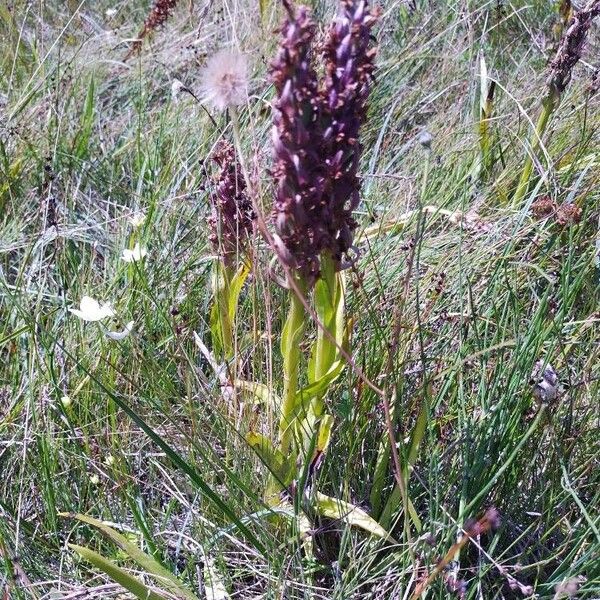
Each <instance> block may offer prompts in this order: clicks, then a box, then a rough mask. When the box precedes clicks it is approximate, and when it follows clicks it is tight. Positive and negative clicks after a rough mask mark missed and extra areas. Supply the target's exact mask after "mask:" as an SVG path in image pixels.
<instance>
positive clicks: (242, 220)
mask: <svg viewBox="0 0 600 600" xmlns="http://www.w3.org/2000/svg"><path fill="white" fill-rule="evenodd" d="M212 160H213V161H214V162H215V163H216V164H217V165H218V167H219V174H218V178H217V181H216V186H215V190H214V192H213V194H212V195H211V204H212V213H211V216H210V217H209V224H210V226H211V235H210V240H211V243H212V245H213V247H214V249H215V251H216V252H217V253H218V254H220V255H221V256H222V257H223V261H224V262H225V264H226V265H228V266H229V265H231V264H233V262H234V259H235V257H236V255H237V254H238V253H239V251H240V250H241V249H242V248H243V247H244V246H245V245H246V242H247V240H248V237H249V235H250V234H251V233H252V229H253V223H254V211H253V209H252V202H251V201H250V200H249V198H248V196H247V194H246V184H245V182H244V178H243V176H242V173H241V169H240V166H239V164H238V162H237V160H236V155H235V150H234V147H233V146H232V145H231V144H230V143H229V142H227V141H225V140H221V142H219V144H218V146H217V148H216V149H215V151H214V152H213V154H212Z"/></svg>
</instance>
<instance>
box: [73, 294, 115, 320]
mask: <svg viewBox="0 0 600 600" xmlns="http://www.w3.org/2000/svg"><path fill="white" fill-rule="evenodd" d="M69 311H70V312H72V313H73V314H74V315H75V316H76V317H79V318H80V319H82V320H83V321H101V320H102V319H106V318H107V317H114V315H115V311H114V310H113V309H112V308H111V306H110V303H109V302H107V303H106V304H102V306H101V305H100V303H99V302H98V300H95V299H94V298H90V297H89V296H84V297H83V298H82V299H81V302H80V303H79V309H77V308H70V309H69Z"/></svg>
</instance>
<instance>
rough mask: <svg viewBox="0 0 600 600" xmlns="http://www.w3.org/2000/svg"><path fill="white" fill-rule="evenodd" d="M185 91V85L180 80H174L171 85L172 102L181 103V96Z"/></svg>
mask: <svg viewBox="0 0 600 600" xmlns="http://www.w3.org/2000/svg"><path fill="white" fill-rule="evenodd" d="M184 89H185V85H183V83H181V81H179V79H173V83H171V100H173V102H175V104H177V102H179V94H181V92H182V90H184Z"/></svg>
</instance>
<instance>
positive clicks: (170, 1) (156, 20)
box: [107, 0, 178, 60]
mask: <svg viewBox="0 0 600 600" xmlns="http://www.w3.org/2000/svg"><path fill="white" fill-rule="evenodd" d="M177 2H178V0H155V1H154V4H153V5H152V9H151V10H150V12H149V13H148V16H147V17H146V20H145V21H144V26H143V27H142V30H141V31H140V32H139V33H138V39H137V40H136V41H135V42H134V43H133V46H132V47H131V50H130V51H129V52H128V53H127V56H125V59H124V60H127V59H128V58H129V57H130V56H131V55H132V54H134V53H135V52H139V51H140V49H141V47H142V40H143V39H144V38H145V37H146V36H147V35H148V34H149V33H151V32H152V31H154V30H155V29H158V28H159V27H162V26H163V25H164V24H165V22H166V21H167V19H168V18H169V17H170V16H171V14H172V12H173V10H174V9H175V7H176V6H177ZM107 12H108V11H107Z"/></svg>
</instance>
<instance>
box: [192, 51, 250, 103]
mask: <svg viewBox="0 0 600 600" xmlns="http://www.w3.org/2000/svg"><path fill="white" fill-rule="evenodd" d="M247 89H248V62H247V60H246V57H245V56H244V55H243V54H240V53H239V52H236V51H234V50H221V51H220V52H217V53H216V54H215V55H214V56H211V57H210V58H209V59H208V62H207V63H206V66H205V67H204V69H203V70H202V99H203V100H204V101H205V102H207V103H208V104H210V105H211V106H213V107H214V108H215V109H217V110H225V109H226V108H229V107H232V106H239V105H240V104H243V103H244V102H245V101H246V98H247Z"/></svg>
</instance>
